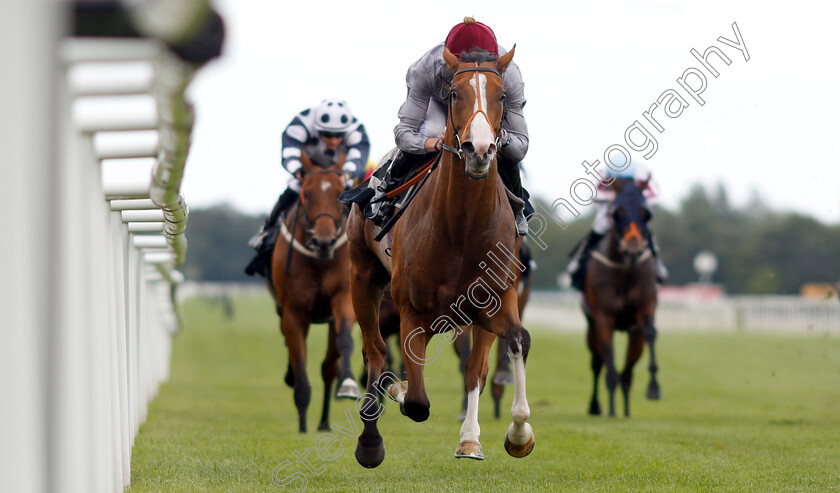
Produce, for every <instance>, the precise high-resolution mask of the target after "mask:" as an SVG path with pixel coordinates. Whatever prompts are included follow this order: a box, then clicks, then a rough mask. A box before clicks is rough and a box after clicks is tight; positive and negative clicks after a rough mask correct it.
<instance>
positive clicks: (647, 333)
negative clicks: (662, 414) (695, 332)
mask: <svg viewBox="0 0 840 493" xmlns="http://www.w3.org/2000/svg"><path fill="white" fill-rule="evenodd" d="M642 334H644V337H645V341H646V342H647V344H648V347H649V348H650V366H648V370H649V371H650V383H649V384H648V388H647V393H646V394H645V396H646V397H647V398H648V399H652V400H659V399H660V398H662V389H660V388H659V382H657V381H656V372H657V371H659V366H658V365H657V364H656V351H655V350H654V349H653V344H654V342H656V327H654V325H653V315H652V314H650V315H647V316H646V317H645V324H644V326H643V327H642Z"/></svg>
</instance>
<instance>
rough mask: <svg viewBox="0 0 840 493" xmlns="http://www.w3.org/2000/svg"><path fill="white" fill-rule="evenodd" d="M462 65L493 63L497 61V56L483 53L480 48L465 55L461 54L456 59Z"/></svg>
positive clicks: (487, 52)
mask: <svg viewBox="0 0 840 493" xmlns="http://www.w3.org/2000/svg"><path fill="white" fill-rule="evenodd" d="M458 59H459V60H461V62H462V63H479V64H481V63H486V62H495V61H496V60H498V59H499V57H498V56H497V55H494V54H492V53H490V52H489V51H484V50H482V49H480V48H476V49H474V50H472V51H468V52H466V53H462V54H461V56H460V57H458Z"/></svg>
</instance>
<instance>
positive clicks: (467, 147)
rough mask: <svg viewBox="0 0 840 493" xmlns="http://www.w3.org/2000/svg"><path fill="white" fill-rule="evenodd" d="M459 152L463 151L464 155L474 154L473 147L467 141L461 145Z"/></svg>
mask: <svg viewBox="0 0 840 493" xmlns="http://www.w3.org/2000/svg"><path fill="white" fill-rule="evenodd" d="M461 150H462V151H464V153H465V154H475V146H474V145H473V144H472V142H469V141H467V142H464V143H463V144H461Z"/></svg>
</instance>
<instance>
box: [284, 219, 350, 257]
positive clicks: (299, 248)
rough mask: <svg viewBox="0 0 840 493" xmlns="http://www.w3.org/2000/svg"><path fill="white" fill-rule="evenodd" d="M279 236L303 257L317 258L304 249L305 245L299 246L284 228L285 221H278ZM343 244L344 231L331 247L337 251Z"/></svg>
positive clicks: (345, 233) (345, 234)
mask: <svg viewBox="0 0 840 493" xmlns="http://www.w3.org/2000/svg"><path fill="white" fill-rule="evenodd" d="M280 234H281V235H282V236H283V239H284V240H286V242H287V243H289V244H290V245H292V248H294V249H295V250H297V252H298V253H300V254H301V255H305V256H307V257H309V258H318V254H317V253H315V251H313V250H310V249H309V248H306V246H305V245H303V244H301V242H299V241H297V240H296V239H295V237H294V236H293V235H292V233H290V232H289V228H287V227H286V221H280ZM345 243H347V232H346V231H345V232H344V233H342V234H341V236H339V237H338V238H337V239H336V242H335V245H333V249H334V250H338V249H339V248H341V246H342V245H344V244H345Z"/></svg>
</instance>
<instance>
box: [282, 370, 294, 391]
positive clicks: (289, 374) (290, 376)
mask: <svg viewBox="0 0 840 493" xmlns="http://www.w3.org/2000/svg"><path fill="white" fill-rule="evenodd" d="M283 381H284V382H286V385H288V386H289V387H291V388H295V375H294V374H293V373H292V368H291V367H289V368H288V369H287V370H286V374H285V375H283Z"/></svg>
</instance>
